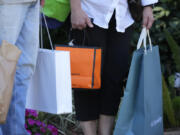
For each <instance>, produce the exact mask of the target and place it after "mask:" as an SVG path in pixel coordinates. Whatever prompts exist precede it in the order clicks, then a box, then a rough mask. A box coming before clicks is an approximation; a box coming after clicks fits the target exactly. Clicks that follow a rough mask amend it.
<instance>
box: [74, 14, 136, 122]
mask: <svg viewBox="0 0 180 135" xmlns="http://www.w3.org/2000/svg"><path fill="white" fill-rule="evenodd" d="M132 32H133V28H132V26H130V27H129V28H127V29H126V31H125V33H120V32H117V31H116V20H115V17H114V15H113V17H112V19H111V21H110V23H109V29H103V28H100V27H98V26H96V25H94V28H86V29H85V30H84V31H80V30H73V31H72V37H73V39H74V43H75V44H78V45H81V44H85V46H89V47H101V48H102V49H103V54H102V71H101V74H102V75H101V80H102V85H101V89H100V90H78V89H77V90H74V101H75V111H76V118H77V120H79V121H90V120H97V119H98V118H99V115H109V116H115V115H116V114H117V112H118V108H119V104H120V98H121V96H122V92H123V80H124V79H125V77H126V75H127V72H128V70H129V63H128V61H129V49H130V40H131V35H132ZM84 33H85V34H84Z"/></svg>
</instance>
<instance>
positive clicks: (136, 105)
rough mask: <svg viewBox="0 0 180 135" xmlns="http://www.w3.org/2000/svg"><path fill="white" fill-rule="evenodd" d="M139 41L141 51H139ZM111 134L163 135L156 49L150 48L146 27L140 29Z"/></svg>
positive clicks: (160, 86)
mask: <svg viewBox="0 0 180 135" xmlns="http://www.w3.org/2000/svg"><path fill="white" fill-rule="evenodd" d="M147 33H148V37H149V41H150V46H148V47H147V46H146V35H147ZM142 41H143V44H144V48H140V46H141V44H142ZM114 135H163V112H162V79H161V68H160V58H159V49H158V46H152V45H151V40H150V36H149V31H147V30H146V28H143V30H142V32H141V36H140V39H139V42H138V46H137V50H136V51H135V52H134V53H133V58H132V63H131V67H130V72H129V75H128V81H127V84H126V89H125V93H124V97H123V99H122V103H121V105H120V110H119V114H118V119H117V123H116V127H115V130H114Z"/></svg>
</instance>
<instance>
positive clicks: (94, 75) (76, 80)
mask: <svg viewBox="0 0 180 135" xmlns="http://www.w3.org/2000/svg"><path fill="white" fill-rule="evenodd" d="M56 50H62V51H70V58H71V79H72V88H84V89H100V88H101V49H100V48H85V47H79V46H56Z"/></svg>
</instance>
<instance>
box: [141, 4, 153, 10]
mask: <svg viewBox="0 0 180 135" xmlns="http://www.w3.org/2000/svg"><path fill="white" fill-rule="evenodd" d="M143 7H144V8H146V7H150V8H152V9H153V8H154V4H150V5H146V6H143Z"/></svg>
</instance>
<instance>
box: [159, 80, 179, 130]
mask: <svg viewBox="0 0 180 135" xmlns="http://www.w3.org/2000/svg"><path fill="white" fill-rule="evenodd" d="M162 85H163V111H164V124H165V127H174V126H176V121H175V116H174V110H173V106H172V101H171V98H170V94H169V91H168V87H167V84H166V81H165V79H164V77H162Z"/></svg>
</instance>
